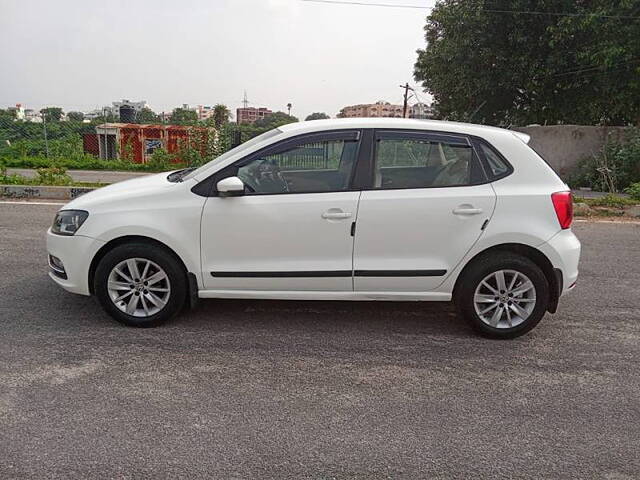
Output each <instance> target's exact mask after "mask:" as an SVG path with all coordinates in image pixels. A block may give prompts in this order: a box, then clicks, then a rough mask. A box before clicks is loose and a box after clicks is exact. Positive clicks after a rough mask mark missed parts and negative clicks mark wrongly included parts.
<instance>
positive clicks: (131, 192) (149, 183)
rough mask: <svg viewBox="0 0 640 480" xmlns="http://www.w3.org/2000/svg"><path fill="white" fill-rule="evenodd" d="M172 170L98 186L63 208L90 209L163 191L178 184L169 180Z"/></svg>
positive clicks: (133, 200) (134, 199) (132, 200)
mask: <svg viewBox="0 0 640 480" xmlns="http://www.w3.org/2000/svg"><path fill="white" fill-rule="evenodd" d="M170 173H171V172H163V173H157V174H152V175H146V176H144V177H138V178H132V179H131V180H125V181H122V182H118V183H113V184H111V185H107V186H106V187H102V188H98V189H96V190H93V191H91V192H89V193H85V194H84V195H82V196H80V197H78V198H76V199H75V200H72V201H71V202H69V203H67V204H66V205H65V206H64V207H63V208H62V209H63V210H70V209H76V210H88V209H90V208H91V207H96V206H98V205H102V204H107V203H112V202H118V201H123V200H124V201H131V202H135V201H136V199H139V198H144V197H147V196H149V195H153V194H157V193H161V192H162V191H163V190H164V189H169V188H171V187H175V186H176V185H177V184H176V183H173V182H170V181H169V180H167V176H168V175H169V174H170Z"/></svg>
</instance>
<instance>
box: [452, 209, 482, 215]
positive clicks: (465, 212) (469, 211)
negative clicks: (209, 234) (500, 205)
mask: <svg viewBox="0 0 640 480" xmlns="http://www.w3.org/2000/svg"><path fill="white" fill-rule="evenodd" d="M453 213H454V215H478V214H480V213H482V209H481V208H473V207H458V208H454V209H453Z"/></svg>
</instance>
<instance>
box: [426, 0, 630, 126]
mask: <svg viewBox="0 0 640 480" xmlns="http://www.w3.org/2000/svg"><path fill="white" fill-rule="evenodd" d="M523 12H538V13H537V14H532V13H523ZM559 13H566V14H568V15H558V14H559ZM625 16H626V17H627V18H624V17H625ZM637 16H638V8H637V1H634V0H615V1H613V0H591V1H589V2H584V1H579V0H554V1H548V0H512V1H510V2H508V7H503V8H498V7H496V3H495V1H489V0H467V1H460V0H441V1H440V2H439V3H437V5H436V7H435V8H434V9H433V10H432V12H431V14H430V15H429V16H428V17H427V24H426V26H425V33H426V35H425V37H426V41H427V46H426V48H425V49H423V50H418V59H417V62H416V64H415V70H414V75H415V78H416V80H418V81H421V82H422V85H423V86H424V88H425V89H426V90H427V91H428V92H430V93H431V94H432V95H433V97H434V107H435V110H436V115H438V116H439V117H444V118H447V119H451V120H463V121H474V122H476V123H488V124H494V125H510V124H528V123H540V124H549V123H550V124H556V123H578V124H594V123H600V124H611V125H623V124H629V123H635V122H638V121H639V120H640V81H638V78H639V75H640V41H638V38H640V21H639V20H638V19H637V18H630V17H637Z"/></svg>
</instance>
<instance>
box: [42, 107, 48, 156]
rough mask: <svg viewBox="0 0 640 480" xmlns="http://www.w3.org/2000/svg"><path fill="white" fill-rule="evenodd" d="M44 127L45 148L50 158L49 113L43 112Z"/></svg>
mask: <svg viewBox="0 0 640 480" xmlns="http://www.w3.org/2000/svg"><path fill="white" fill-rule="evenodd" d="M42 126H43V127H44V148H45V151H46V152H47V158H49V140H48V139H47V111H46V110H44V111H43V112H42Z"/></svg>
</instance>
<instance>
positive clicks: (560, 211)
mask: <svg viewBox="0 0 640 480" xmlns="http://www.w3.org/2000/svg"><path fill="white" fill-rule="evenodd" d="M551 201H552V202H553V208H554V209H555V211H556V216H557V217H558V222H560V227H561V228H562V229H563V230H564V229H566V228H569V227H570V226H571V222H572V221H573V197H572V196H571V192H556V193H552V194H551Z"/></svg>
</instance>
